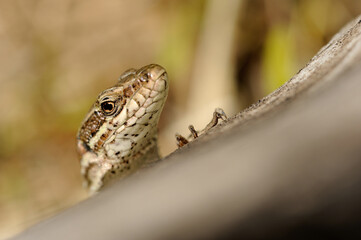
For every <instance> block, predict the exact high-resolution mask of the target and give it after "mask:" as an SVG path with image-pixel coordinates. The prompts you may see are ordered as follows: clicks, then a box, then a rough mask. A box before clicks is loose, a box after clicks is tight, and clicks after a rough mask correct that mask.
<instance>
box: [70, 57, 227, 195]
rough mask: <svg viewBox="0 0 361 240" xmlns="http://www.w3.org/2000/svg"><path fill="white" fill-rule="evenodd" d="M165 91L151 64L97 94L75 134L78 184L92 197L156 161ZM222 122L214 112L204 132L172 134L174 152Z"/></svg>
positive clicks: (162, 75)
mask: <svg viewBox="0 0 361 240" xmlns="http://www.w3.org/2000/svg"><path fill="white" fill-rule="evenodd" d="M168 89H169V81H168V75H167V72H166V70H165V69H164V68H163V67H161V66H160V65H157V64H150V65H147V66H144V67H142V68H140V69H133V68H132V69H129V70H127V71H125V72H124V73H123V74H122V75H121V76H120V77H119V79H118V82H117V83H116V84H115V85H114V86H112V87H110V88H108V89H106V90H104V91H103V92H101V93H100V94H99V95H98V97H97V99H96V101H95V103H94V104H93V106H92V107H91V108H90V110H89V112H88V114H87V115H86V116H85V118H84V120H83V122H82V124H81V127H80V128H79V130H78V133H77V152H78V154H79V156H80V165H81V174H82V176H83V179H84V181H83V185H84V187H85V188H87V189H88V190H89V192H90V193H91V194H94V193H96V192H97V191H99V190H100V189H101V188H103V187H104V186H105V185H107V184H108V183H109V182H111V180H112V179H116V178H123V177H125V176H127V175H129V174H131V173H133V172H134V171H136V170H137V169H139V168H140V167H141V166H144V165H146V164H147V163H148V164H149V163H154V162H156V161H157V160H158V159H159V154H158V146H157V125H158V120H159V117H160V114H161V111H162V109H163V106H164V104H165V101H166V98H167V95H168ZM225 118H226V115H225V113H224V111H223V110H222V109H216V111H215V112H214V114H213V118H212V121H211V122H210V123H209V124H208V125H207V126H206V128H205V129H204V130H202V131H200V132H197V131H196V130H195V129H194V127H193V126H192V125H190V126H189V129H190V131H191V135H190V136H189V137H187V138H185V137H183V136H181V135H179V134H176V140H177V145H178V147H182V146H184V145H186V144H188V142H189V141H192V140H193V139H195V138H197V137H198V136H199V135H200V134H202V133H203V132H206V131H207V130H209V129H210V128H212V127H214V126H215V125H217V123H218V119H223V120H224V119H225Z"/></svg>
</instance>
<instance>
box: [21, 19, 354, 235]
mask: <svg viewBox="0 0 361 240" xmlns="http://www.w3.org/2000/svg"><path fill="white" fill-rule="evenodd" d="M360 33H361V17H358V18H357V19H356V20H355V21H353V22H352V23H350V24H348V25H347V26H346V27H345V28H344V29H343V30H341V32H340V33H339V34H337V35H336V36H335V37H334V38H333V39H332V40H331V41H330V43H329V44H327V45H326V46H325V47H324V48H322V49H321V50H320V52H319V53H318V54H317V55H316V56H315V57H314V58H313V59H312V60H311V61H310V63H309V64H308V65H307V66H306V67H305V68H304V69H302V70H301V71H300V72H299V73H298V74H297V75H296V76H294V77H293V78H292V79H291V80H290V81H289V82H287V83H286V84H285V85H284V86H282V87H281V88H280V89H278V90H277V91H275V92H274V93H272V94H270V95H269V96H267V97H265V98H264V99H262V100H261V101H259V102H258V103H257V104H255V105H253V106H251V107H250V108H248V109H247V110H245V111H243V112H241V113H240V114H238V115H237V116H236V117H235V118H233V119H231V120H230V121H228V122H227V123H225V124H222V126H220V127H219V128H217V129H215V130H213V131H211V132H210V133H209V134H207V135H205V136H202V137H200V138H199V140H197V141H195V142H193V143H191V144H189V145H187V146H186V147H184V148H182V149H180V150H178V151H176V152H175V153H173V154H171V155H170V156H168V157H166V158H165V159H164V161H162V162H161V163H160V164H158V165H156V166H155V167H153V168H150V169H147V170H143V171H140V172H138V173H136V174H134V175H133V176H131V177H129V178H127V179H125V180H124V181H120V182H117V183H116V184H114V185H112V186H110V187H109V188H107V189H105V190H104V191H103V192H101V193H100V194H98V195H96V196H95V197H93V198H90V199H88V200H86V201H84V202H82V203H80V204H78V205H77V206H75V207H73V208H71V209H68V210H66V211H64V212H63V213H61V214H59V215H57V216H55V217H54V218H52V219H49V220H47V221H45V222H43V223H41V224H39V225H37V226H35V227H32V228H31V229H29V230H28V231H26V232H24V233H23V234H21V235H19V236H18V237H17V238H16V239H174V238H177V239H184V238H190V239H199V238H201V237H203V238H222V239H224V238H227V237H233V238H235V237H239V238H243V239H266V238H267V239H268V238H275V237H279V238H281V237H283V238H286V237H287V238H289V239H295V238H296V237H297V239H303V238H306V237H307V238H308V239H309V238H313V239H325V238H329V237H338V236H342V239H349V238H350V237H351V236H352V237H354V235H352V234H357V236H359V237H361V234H360V229H361V228H360V226H359V224H358V222H359V220H360V218H361V214H360V212H361V204H360V200H361V192H360V189H361V174H360V170H361V147H360V146H361V127H360V123H361V34H360Z"/></svg>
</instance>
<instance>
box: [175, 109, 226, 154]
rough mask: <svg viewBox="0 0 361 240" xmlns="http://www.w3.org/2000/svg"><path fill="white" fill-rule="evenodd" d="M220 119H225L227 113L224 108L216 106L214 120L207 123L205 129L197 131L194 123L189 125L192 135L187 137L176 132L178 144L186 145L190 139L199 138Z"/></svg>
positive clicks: (180, 145) (179, 145)
mask: <svg viewBox="0 0 361 240" xmlns="http://www.w3.org/2000/svg"><path fill="white" fill-rule="evenodd" d="M219 119H221V120H223V121H224V120H226V119H227V115H226V113H225V112H224V111H223V109H222V108H216V109H215V110H214V112H213V117H212V120H211V121H210V122H209V123H208V124H207V126H206V127H205V128H204V129H203V130H201V131H196V130H195V128H194V126H193V125H189V127H188V129H189V131H190V132H191V135H190V136H189V137H187V138H185V137H183V136H182V135H180V134H176V140H177V146H178V147H179V148H180V147H183V146H184V145H186V144H188V143H189V142H190V141H192V140H194V139H196V138H198V137H199V136H200V135H202V134H203V133H205V132H208V131H209V130H210V129H211V128H213V127H215V126H217V124H218V122H219Z"/></svg>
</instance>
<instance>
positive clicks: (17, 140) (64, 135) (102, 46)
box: [0, 0, 361, 238]
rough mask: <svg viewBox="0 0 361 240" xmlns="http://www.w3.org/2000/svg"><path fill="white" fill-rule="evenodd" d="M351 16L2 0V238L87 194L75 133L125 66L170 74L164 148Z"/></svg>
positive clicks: (311, 51)
mask: <svg viewBox="0 0 361 240" xmlns="http://www.w3.org/2000/svg"><path fill="white" fill-rule="evenodd" d="M360 13H361V2H360V1H359V0H342V1H340V0H298V1H296V0H293V1H292V0H248V1H247V0H243V1H242V0H228V1H219V0H208V1H207V0H197V1H194V0H137V1H134V0H107V1H94V0H86V1H85V0H62V1H56V0H1V1H0V109H1V112H0V113H1V115H0V143H1V144H0V238H5V237H9V236H12V235H13V234H15V233H17V232H19V231H22V230H23V229H25V228H27V227H29V226H31V225H33V224H35V223H37V222H39V221H40V220H42V219H44V218H47V217H49V216H52V215H54V214H55V213H57V212H59V211H61V210H62V209H65V208H68V207H70V206H72V205H74V204H76V203H77V202H79V201H81V200H83V199H85V198H86V197H87V194H86V192H85V190H83V189H82V187H81V182H82V179H81V176H80V172H79V171H80V166H79V161H78V158H77V155H76V151H75V135H76V132H77V129H78V127H79V126H80V123H81V121H82V119H83V117H84V116H85V114H86V112H87V111H88V109H89V108H90V106H91V105H92V103H93V102H94V100H95V98H96V96H97V94H98V93H99V92H100V91H102V90H104V89H105V88H107V87H110V86H112V85H113V84H115V82H116V80H117V79H118V77H119V76H120V75H121V73H122V72H123V71H125V70H126V69H128V68H139V67H141V66H143V65H146V64H150V63H158V64H160V65H162V66H163V67H165V68H166V69H167V71H168V74H169V78H170V92H169V96H168V100H167V103H166V106H165V109H164V112H163V114H162V117H161V121H160V124H159V130H160V135H159V142H160V151H161V153H162V155H163V156H165V155H167V154H169V153H171V152H172V151H174V150H175V149H176V143H175V138H174V134H175V133H176V132H178V133H181V134H184V135H187V134H188V132H187V131H188V130H187V127H188V125H189V124H194V125H195V127H196V129H200V128H203V127H204V126H205V124H206V123H207V122H208V121H209V120H210V119H211V116H212V113H213V111H214V109H215V108H216V107H222V108H223V109H224V110H225V111H226V113H227V114H228V115H229V116H233V115H234V114H235V113H237V112H239V111H241V110H242V109H244V108H245V107H247V106H249V105H250V104H251V103H253V102H255V101H257V100H258V99H260V98H261V97H263V96H265V95H267V94H268V93H270V92H271V91H273V90H275V89H276V88H277V87H279V86H280V85H282V84H283V83H284V82H285V81H287V80H288V79H289V78H290V77H292V75H294V74H295V73H296V72H297V71H298V70H299V69H300V68H302V66H304V65H305V64H306V63H307V62H308V60H309V59H310V58H311V57H312V56H313V55H315V54H316V52H317V51H318V50H319V49H320V48H321V47H322V46H323V45H324V44H326V43H327V42H328V41H329V40H330V38H331V37H332V35H333V34H335V33H336V32H337V31H339V29H340V28H341V27H342V26H343V25H344V24H346V23H347V22H348V21H350V20H351V19H353V18H354V17H356V16H357V15H358V14H360Z"/></svg>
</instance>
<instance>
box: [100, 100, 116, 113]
mask: <svg viewBox="0 0 361 240" xmlns="http://www.w3.org/2000/svg"><path fill="white" fill-rule="evenodd" d="M100 106H101V108H102V111H103V113H104V114H105V115H111V114H113V113H114V112H115V103H114V102H112V101H106V102H103V103H102V104H100Z"/></svg>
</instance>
